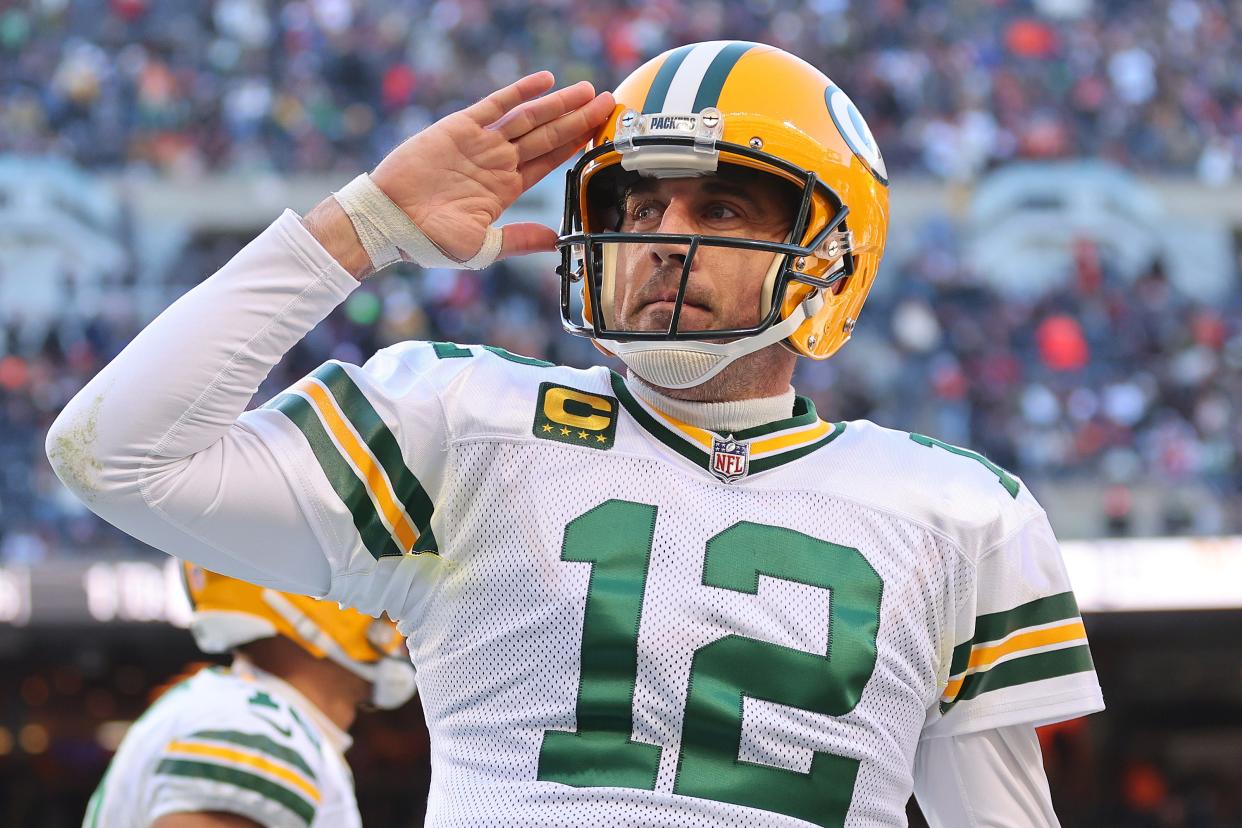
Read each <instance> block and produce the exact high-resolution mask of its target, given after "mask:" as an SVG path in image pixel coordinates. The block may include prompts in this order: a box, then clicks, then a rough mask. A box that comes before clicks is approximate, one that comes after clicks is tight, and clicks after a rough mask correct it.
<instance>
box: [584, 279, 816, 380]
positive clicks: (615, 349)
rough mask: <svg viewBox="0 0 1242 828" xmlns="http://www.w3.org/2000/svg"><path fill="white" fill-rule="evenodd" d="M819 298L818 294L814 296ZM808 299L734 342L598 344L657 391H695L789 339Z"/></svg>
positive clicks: (804, 315) (803, 315) (804, 316)
mask: <svg viewBox="0 0 1242 828" xmlns="http://www.w3.org/2000/svg"><path fill="white" fill-rule="evenodd" d="M812 296H815V298H818V297H817V296H816V295H815V294H812ZM812 301H813V300H812V298H811V297H808V298H807V300H806V301H805V302H803V303H802V304H800V305H798V307H796V308H795V309H794V311H793V313H791V314H789V316H788V317H787V318H786V319H784V320H782V321H781V322H779V323H777V324H775V325H773V326H772V327H770V328H768V329H767V330H766V331H764V332H763V333H760V334H756V335H755V336H748V337H744V338H742V339H737V340H734V341H733V342H702V341H698V340H692V341H687V342H634V341H629V342H627V341H622V340H619V339H601V340H599V342H600V343H601V344H602V345H603V346H604V347H605V348H607V349H608V350H609V351H610V352H612V353H613V354H616V356H617V357H618V358H619V359H620V360H621V361H622V362H624V363H625V364H626V366H628V367H629V369H630V370H631V371H633V372H634V373H635V374H637V375H638V376H639V377H641V378H642V379H643V380H645V381H646V382H647V383H648V384H649V385H654V386H656V387H657V388H693V387H694V386H696V385H702V384H703V383H705V382H707V381H708V380H709V379H711V378H712V377H714V376H716V375H717V374H719V373H720V372H721V371H723V370H724V369H725V368H727V367H729V365H730V364H731V363H732V362H733V361H734V360H736V359H738V358H739V357H743V356H746V355H747V354H753V353H754V352H755V351H759V350H762V349H763V348H766V347H768V346H769V345H774V344H776V343H777V342H780V341H781V340H783V339H785V338H787V337H788V336H790V335H791V334H792V333H793V332H794V331H796V330H798V326H800V325H801V324H802V323H803V322H805V321H806V319H807V316H808V313H809V312H810V309H809V308H808V307H807V305H808V303H811V302H812ZM819 301H821V302H822V300H819Z"/></svg>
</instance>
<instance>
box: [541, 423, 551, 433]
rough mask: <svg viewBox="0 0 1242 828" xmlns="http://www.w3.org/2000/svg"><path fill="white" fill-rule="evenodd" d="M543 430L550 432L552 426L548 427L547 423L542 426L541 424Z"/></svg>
mask: <svg viewBox="0 0 1242 828" xmlns="http://www.w3.org/2000/svg"><path fill="white" fill-rule="evenodd" d="M543 430H544V431H551V430H552V426H550V425H548V424H547V423H544V424H543Z"/></svg>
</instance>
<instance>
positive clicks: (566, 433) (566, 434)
mask: <svg viewBox="0 0 1242 828" xmlns="http://www.w3.org/2000/svg"><path fill="white" fill-rule="evenodd" d="M561 436H562V437H568V436H569V429H567V428H562V429H561Z"/></svg>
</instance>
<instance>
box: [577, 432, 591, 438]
mask: <svg viewBox="0 0 1242 828" xmlns="http://www.w3.org/2000/svg"><path fill="white" fill-rule="evenodd" d="M588 436H590V435H588V434H587V433H586V432H585V431H579V432H578V439H579V440H585V439H586V438H587V437H588Z"/></svg>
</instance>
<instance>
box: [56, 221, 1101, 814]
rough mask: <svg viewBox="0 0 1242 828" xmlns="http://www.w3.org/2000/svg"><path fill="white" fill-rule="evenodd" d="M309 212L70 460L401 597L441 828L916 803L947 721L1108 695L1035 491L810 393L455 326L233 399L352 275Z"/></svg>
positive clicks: (252, 569) (84, 402) (79, 468)
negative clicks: (321, 241) (645, 374)
mask: <svg viewBox="0 0 1242 828" xmlns="http://www.w3.org/2000/svg"><path fill="white" fill-rule="evenodd" d="M308 239H309V234H307V233H306V232H305V229H304V228H302V226H301V225H300V224H298V223H297V220H296V217H293V218H290V216H288V215H286V217H285V218H282V219H281V221H280V222H277V224H275V225H274V226H273V227H272V228H271V229H269V231H267V233H265V234H264V235H263V236H261V237H260V238H259V239H257V240H256V241H255V242H253V243H252V244H251V245H250V246H248V247H247V249H246V250H245V251H243V252H242V253H241V254H239V255H238V257H236V258H235V259H234V260H233V262H231V263H230V264H229V265H228V266H226V267H225V268H224V269H223V270H222V271H221V272H220V273H218V274H217V275H216V276H214V277H213V278H212V279H210V280H208V282H206V283H204V285H202V286H201V287H200V288H198V289H196V290H195V291H194V292H193V293H191V294H190V295H189V296H187V297H185V298H184V299H182V300H181V302H179V303H178V304H177V305H175V306H174V307H173V308H171V309H170V310H169V311H167V312H166V313H165V314H164V315H163V316H162V317H161V318H160V319H159V320H157V321H156V322H155V323H153V325H152V326H151V327H150V328H148V329H147V330H146V331H144V333H143V334H142V335H141V336H140V337H139V338H138V340H136V341H135V343H134V344H133V345H131V346H130V349H129V350H128V351H127V352H126V353H125V354H123V355H122V356H121V357H120V358H118V360H117V361H116V362H115V363H114V364H113V365H111V366H109V367H108V368H107V369H106V370H105V371H104V372H103V373H102V374H101V375H100V376H99V377H97V378H96V379H95V380H93V381H92V383H91V384H90V385H88V386H87V388H86V389H84V391H83V392H82V393H81V394H79V396H78V397H77V398H75V401H74V403H73V404H72V405H71V406H70V408H69V409H67V410H66V413H65V414H62V418H61V420H62V421H60V422H58V424H57V426H55V427H54V428H53V430H52V432H51V434H50V435H49V454H50V456H51V457H52V458H53V461H54V463H55V466H56V468H57V470H58V472H59V473H60V474H61V477H62V479H64V480H66V482H67V483H69V484H70V485H71V486H73V487H74V489H75V491H78V492H79V493H80V494H81V496H82V497H83V499H84V500H86V502H87V503H88V504H89V505H91V506H92V508H94V509H95V510H96V511H98V512H99V513H100V514H102V515H104V516H105V517H108V518H109V519H110V520H112V521H114V522H115V523H117V524H118V525H120V526H122V527H123V528H125V529H126V530H127V531H130V532H131V533H133V534H135V535H137V536H138V537H140V538H142V539H143V540H146V541H147V542H148V543H152V544H154V545H156V546H160V547H161V548H165V549H168V550H170V551H173V552H175V553H177V554H185V555H186V556H187V557H190V558H191V559H194V560H196V561H197V562H199V563H200V564H202V565H204V566H207V567H208V568H212V569H215V570H217V571H221V572H225V573H228V574H232V575H234V576H236V577H245V578H248V579H251V580H255V581H257V582H260V583H264V584H266V585H270V586H273V587H275V588H278V589H285V590H289V589H295V588H298V587H299V586H300V587H301V588H303V589H306V590H307V591H311V592H314V593H316V594H326V595H327V596H328V597H330V598H332V599H335V600H338V601H341V602H342V603H344V604H346V605H348V606H353V607H358V608H360V609H362V610H364V611H366V612H370V613H379V612H380V611H387V612H388V614H389V615H390V616H391V617H393V618H394V619H397V621H398V623H399V626H400V628H401V630H402V631H403V632H404V633H405V634H406V635H408V636H409V643H410V649H411V654H412V657H413V659H414V662H415V664H416V666H417V668H418V670H419V689H420V696H421V698H422V702H423V707H424V710H425V713H426V719H427V724H428V728H429V731H430V734H431V746H432V769H433V775H432V787H431V794H430V800H429V803H428V824H429V825H433V826H455V827H457V826H461V827H462V828H464V827H465V826H478V827H479V828H482V827H483V826H489V828H490V827H491V826H531V825H539V826H567V827H568V826H587V825H644V826H683V827H684V826H721V825H734V826H756V827H757V828H762V827H763V826H770V827H771V828H777V827H778V826H779V827H780V828H793V827H794V826H806V825H822V826H841V825H845V826H868V828H874V826H901V825H904V824H905V816H904V812H905V806H906V802H907V800H908V799H909V797H910V794H911V791H912V789H913V787H914V779H913V772H914V771H913V768H914V767H915V766H916V762H915V756H916V750H917V749H918V748H919V746H920V743H921V740H928V739H933V738H935V737H940V736H955V735H960V734H969V733H975V732H979V731H985V730H991V729H995V728H1002V727H1005V726H1008V725H1016V724H1020V723H1034V724H1038V723H1044V722H1053V721H1057V720H1061V719H1066V718H1072V717H1075V716H1079V715H1082V714H1085V713H1089V712H1092V711H1095V710H1099V709H1101V708H1102V701H1101V697H1100V691H1099V686H1098V684H1097V681H1096V678H1095V674H1094V671H1093V669H1092V664H1091V658H1090V655H1089V652H1088V648H1087V643H1086V638H1085V632H1084V630H1083V626H1082V622H1081V619H1080V618H1079V616H1078V610H1077V607H1076V606H1075V602H1074V599H1073V595H1072V593H1071V592H1070V585H1069V583H1068V581H1067V579H1066V575H1065V571H1064V568H1063V566H1062V562H1061V558H1060V554H1059V551H1058V548H1057V544H1056V540H1055V539H1054V537H1053V535H1052V531H1051V529H1050V527H1049V525H1048V522H1047V519H1046V517H1045V515H1044V513H1043V511H1042V510H1041V509H1040V507H1039V506H1038V504H1037V503H1036V502H1035V500H1034V498H1033V497H1032V496H1031V493H1030V492H1029V490H1028V489H1027V487H1026V486H1025V485H1024V484H1023V483H1022V481H1020V480H1018V479H1016V478H1014V477H1012V476H1011V475H1010V474H1008V473H1007V472H1005V471H1004V470H1003V469H1000V468H998V467H996V466H994V465H992V464H990V463H989V462H987V461H986V460H984V459H983V458H981V457H979V456H978V455H974V454H971V453H969V452H966V451H963V450H961V449H958V448H955V447H953V446H948V445H945V444H942V443H939V442H937V441H936V440H933V439H930V438H926V437H922V436H920V435H911V434H907V433H904V432H897V431H890V430H886V429H883V428H880V427H877V426H875V425H873V424H871V423H868V422H850V423H836V424H833V423H828V422H824V421H822V420H821V419H820V418H819V417H818V415H817V414H816V412H815V410H814V409H813V407H812V406H811V405H810V403H809V402H808V401H806V400H799V401H798V403H797V406H796V407H795V410H794V411H793V412H792V413H791V416H790V417H789V418H788V419H786V420H782V421H779V422H775V423H771V424H768V425H766V426H761V427H757V428H750V429H747V430H746V431H744V432H739V433H736V434H731V435H718V434H712V433H710V432H705V431H702V430H700V429H696V428H693V427H690V426H688V425H686V424H683V423H680V422H678V421H676V420H675V419H674V418H671V417H669V416H666V415H665V414H663V413H661V412H660V411H658V410H655V409H653V408H651V407H649V406H648V405H646V404H644V403H643V402H642V401H640V400H639V399H636V398H635V397H634V396H633V395H632V394H631V392H630V390H629V388H628V387H627V386H626V384H625V381H624V380H622V379H621V378H620V377H618V376H616V375H615V374H612V373H610V372H609V371H607V370H605V369H603V368H594V369H590V370H575V369H569V368H563V367H554V366H548V365H546V364H543V363H539V362H537V361H535V360H529V359H526V358H522V357H515V356H513V355H510V354H506V353H504V352H502V351H499V350H497V349H489V348H485V347H480V346H466V345H457V344H450V343H405V344H402V345H398V346H395V347H393V348H389V349H386V350H384V351H382V352H380V353H379V354H377V355H376V356H375V357H373V358H372V359H371V360H369V361H368V362H367V363H366V365H365V366H364V367H356V366H352V365H343V364H338V363H335V362H332V363H328V364H326V365H324V366H323V367H321V368H320V369H318V370H317V371H315V372H314V373H313V374H312V375H311V376H309V377H307V378H306V379H305V380H303V381H301V382H299V383H297V384H296V385H295V386H294V387H292V388H291V389H289V390H288V391H286V392H285V393H282V394H279V395H278V396H276V397H275V398H274V399H272V400H271V401H270V402H269V403H267V404H266V405H265V406H264V407H263V408H261V409H257V410H254V411H251V412H248V413H246V414H240V412H241V410H242V408H243V407H244V405H245V403H246V401H247V400H248V399H249V396H250V395H251V394H252V393H253V392H254V389H255V388H256V387H257V385H258V383H259V381H260V380H261V378H262V376H264V375H265V374H266V372H267V370H269V368H270V366H271V365H272V364H274V362H275V361H276V360H277V359H279V357H280V355H281V354H283V353H284V352H285V351H287V350H288V348H290V347H292V344H293V343H294V342H296V341H297V340H299V339H300V338H301V337H302V336H303V335H305V333H306V331H307V330H309V328H310V327H311V326H313V325H314V324H315V322H316V321H317V320H318V319H319V318H322V316H323V315H324V314H326V313H327V311H328V310H329V309H330V308H331V307H333V306H335V305H336V304H338V303H339V302H340V301H342V299H343V298H344V296H346V295H347V294H348V292H349V290H350V289H351V287H352V286H351V285H350V284H347V282H348V281H350V280H349V277H348V275H347V274H345V273H344V271H342V270H341V269H340V267H339V266H337V265H336V263H335V262H333V261H332V260H331V257H329V256H328V255H327V254H326V252H324V251H323V250H322V248H320V247H318V245H316V244H315V243H314V241H313V239H312V240H309V241H308ZM174 366H176V370H174ZM153 375H154V376H164V377H168V385H167V387H162V388H161V389H160V391H159V393H158V394H155V393H153V392H152V391H151V390H150V386H149V385H148V382H147V379H146V378H147V377H149V376H153ZM139 399H141V400H142V401H143V403H142V405H135V400H139ZM239 415H240V416H239ZM92 464H95V465H92ZM95 468H102V469H103V471H102V472H95V471H94V470H93V469H95ZM924 755H926V754H924ZM924 789H925V788H924ZM961 795H962V794H961V792H960V791H949V792H946V796H954V797H959V796H961Z"/></svg>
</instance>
